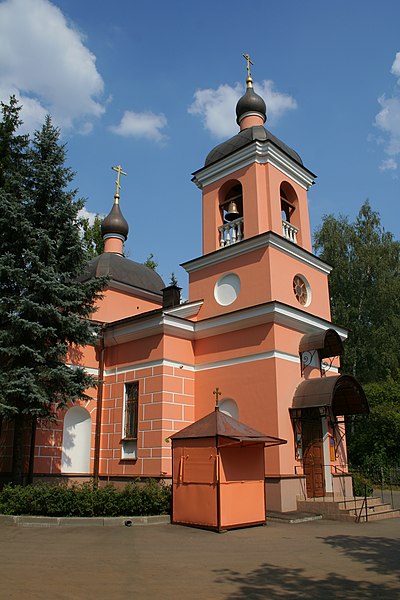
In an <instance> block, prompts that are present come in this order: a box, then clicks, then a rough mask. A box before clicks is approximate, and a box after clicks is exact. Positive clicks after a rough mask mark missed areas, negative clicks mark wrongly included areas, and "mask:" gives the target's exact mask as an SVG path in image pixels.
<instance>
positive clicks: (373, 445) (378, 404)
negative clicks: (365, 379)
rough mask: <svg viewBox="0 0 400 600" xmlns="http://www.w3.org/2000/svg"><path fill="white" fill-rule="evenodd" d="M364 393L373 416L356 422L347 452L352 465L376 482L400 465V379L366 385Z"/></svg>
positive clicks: (349, 438) (349, 431) (361, 416)
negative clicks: (391, 468)
mask: <svg viewBox="0 0 400 600" xmlns="http://www.w3.org/2000/svg"><path fill="white" fill-rule="evenodd" d="M364 390H365V393H366V396H367V399H368V403H369V407H370V414H369V415H368V416H364V415H360V416H358V417H355V418H354V419H353V422H352V427H348V436H347V437H348V449H349V456H350V457H351V462H352V464H353V465H356V466H357V467H360V468H361V469H362V470H363V472H365V473H369V476H370V477H371V478H372V480H375V481H376V480H377V479H381V478H382V476H383V478H385V474H386V473H387V471H388V469H390V467H391V466H395V465H399V464H400V444H399V440H400V376H398V378H397V380H394V379H392V378H388V379H387V380H386V381H385V382H380V383H369V384H366V385H365V386H364Z"/></svg>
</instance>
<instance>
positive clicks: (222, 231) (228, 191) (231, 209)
mask: <svg viewBox="0 0 400 600" xmlns="http://www.w3.org/2000/svg"><path fill="white" fill-rule="evenodd" d="M219 208H220V212H221V223H222V225H221V226H220V227H219V238H220V247H221V248H223V247H225V246H230V245H231V244H235V243H236V242H240V241H241V240H242V239H243V238H244V223H243V191H242V185H241V183H239V182H238V181H230V182H228V183H226V184H225V185H224V186H222V188H221V190H220V195H219Z"/></svg>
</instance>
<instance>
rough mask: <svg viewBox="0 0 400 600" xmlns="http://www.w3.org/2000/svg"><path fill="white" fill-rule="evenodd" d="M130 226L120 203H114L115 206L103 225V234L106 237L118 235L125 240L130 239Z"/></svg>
mask: <svg viewBox="0 0 400 600" xmlns="http://www.w3.org/2000/svg"><path fill="white" fill-rule="evenodd" d="M128 231H129V225H128V222H127V221H126V219H125V217H124V215H123V214H122V212H121V209H120V207H119V204H118V202H114V205H113V207H112V209H111V211H110V213H109V214H108V215H107V216H106V218H105V219H104V220H103V222H102V224H101V234H102V236H103V237H104V236H106V235H113V234H114V235H117V236H121V237H123V238H124V240H126V239H127V237H128Z"/></svg>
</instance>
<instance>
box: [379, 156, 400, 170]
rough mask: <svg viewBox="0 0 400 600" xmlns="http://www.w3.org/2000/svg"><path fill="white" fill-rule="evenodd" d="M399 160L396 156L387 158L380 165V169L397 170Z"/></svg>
mask: <svg viewBox="0 0 400 600" xmlns="http://www.w3.org/2000/svg"><path fill="white" fill-rule="evenodd" d="M397 166H398V165H397V162H396V161H395V160H394V158H386V159H385V160H383V161H382V162H381V164H380V166H379V170H380V171H395V170H396V169H397Z"/></svg>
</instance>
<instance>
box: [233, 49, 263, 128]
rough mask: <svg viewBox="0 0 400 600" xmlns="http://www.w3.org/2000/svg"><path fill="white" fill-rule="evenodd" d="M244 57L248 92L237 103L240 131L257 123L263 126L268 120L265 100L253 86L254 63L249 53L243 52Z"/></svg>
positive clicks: (237, 118) (237, 119) (237, 120)
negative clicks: (252, 67)
mask: <svg viewBox="0 0 400 600" xmlns="http://www.w3.org/2000/svg"><path fill="white" fill-rule="evenodd" d="M243 57H244V58H245V59H246V61H247V79H246V93H245V94H244V96H242V97H241V98H240V99H239V101H238V103H237V105H236V122H237V124H238V125H239V126H240V131H243V129H247V128H248V127H254V126H257V125H261V126H263V125H264V123H265V121H266V120H267V107H266V105H265V102H264V100H263V99H262V98H261V96H259V95H258V94H256V93H255V91H254V88H253V79H252V77H251V72H250V65H252V64H253V63H252V61H251V60H250V56H249V55H248V54H243Z"/></svg>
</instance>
